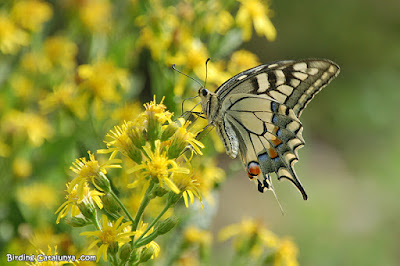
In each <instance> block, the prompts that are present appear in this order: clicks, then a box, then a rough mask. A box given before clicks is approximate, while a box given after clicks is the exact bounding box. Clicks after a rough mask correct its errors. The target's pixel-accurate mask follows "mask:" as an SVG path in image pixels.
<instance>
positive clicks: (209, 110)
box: [199, 87, 218, 122]
mask: <svg viewBox="0 0 400 266" xmlns="http://www.w3.org/2000/svg"><path fill="white" fill-rule="evenodd" d="M199 97H200V99H201V107H202V109H203V113H204V114H205V115H206V116H207V117H208V120H209V121H210V122H212V121H214V119H215V116H216V115H217V113H218V107H217V106H218V96H217V95H216V94H215V93H214V92H211V91H209V90H207V89H206V88H204V87H201V88H200V89H199Z"/></svg>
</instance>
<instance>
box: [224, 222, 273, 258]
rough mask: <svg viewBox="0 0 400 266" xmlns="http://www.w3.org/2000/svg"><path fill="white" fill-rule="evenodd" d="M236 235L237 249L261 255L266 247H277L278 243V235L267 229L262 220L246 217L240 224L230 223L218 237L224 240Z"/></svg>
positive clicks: (235, 243) (235, 244)
mask: <svg viewBox="0 0 400 266" xmlns="http://www.w3.org/2000/svg"><path fill="white" fill-rule="evenodd" d="M231 237H235V241H234V246H235V249H236V250H237V251H241V252H243V251H246V252H248V253H251V254H253V255H254V256H259V255H261V253H262V252H263V250H264V249H265V248H275V247H276V246H277V244H278V241H279V239H278V237H277V236H275V235H274V234H273V233H272V232H271V231H269V230H266V229H265V228H264V227H263V226H262V223H261V222H260V221H255V220H252V219H244V220H243V221H242V222H241V223H239V224H233V225H229V226H227V227H225V228H223V229H222V230H221V231H220V232H219V234H218V238H219V239H220V240H221V241H224V240H226V239H228V238H231Z"/></svg>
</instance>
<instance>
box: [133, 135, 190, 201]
mask: <svg viewBox="0 0 400 266" xmlns="http://www.w3.org/2000/svg"><path fill="white" fill-rule="evenodd" d="M143 149H144V151H145V153H146V156H147V158H146V159H145V160H144V161H142V163H141V164H139V165H136V166H135V167H133V168H131V169H130V170H128V172H129V173H136V172H139V177H140V178H141V179H145V178H148V177H150V178H152V179H154V180H157V181H158V183H159V184H160V186H161V187H164V185H167V187H168V188H169V189H170V190H171V191H173V192H174V193H176V194H179V193H180V190H179V188H178V187H177V186H176V185H175V184H174V182H172V180H171V179H170V178H171V175H173V174H175V173H177V174H178V173H182V174H189V173H190V171H189V169H187V168H184V167H179V166H178V164H177V163H176V162H175V160H172V159H169V158H168V156H167V153H166V151H163V150H161V142H160V141H159V140H156V141H155V148H154V151H152V150H151V149H150V147H149V146H144V147H143ZM137 182H140V180H137V181H135V182H134V183H132V184H129V185H128V187H135V186H136V184H137Z"/></svg>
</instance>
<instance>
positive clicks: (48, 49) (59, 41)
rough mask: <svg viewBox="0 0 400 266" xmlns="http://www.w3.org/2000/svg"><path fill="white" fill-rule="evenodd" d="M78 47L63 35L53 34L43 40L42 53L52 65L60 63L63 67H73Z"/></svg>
mask: <svg viewBox="0 0 400 266" xmlns="http://www.w3.org/2000/svg"><path fill="white" fill-rule="evenodd" d="M77 53H78V47H77V45H76V44H75V43H73V42H72V41H70V40H68V39H67V38H66V37H64V36H55V37H50V38H48V39H46V41H45V42H44V54H45V56H46V57H47V58H48V60H49V61H50V62H51V63H52V65H53V66H55V65H60V66H61V67H62V68H64V69H72V68H74V67H75V65H76V62H75V56H76V54H77Z"/></svg>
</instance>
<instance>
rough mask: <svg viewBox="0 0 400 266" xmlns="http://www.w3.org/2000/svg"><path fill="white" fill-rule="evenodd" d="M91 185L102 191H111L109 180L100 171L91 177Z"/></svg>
mask: <svg viewBox="0 0 400 266" xmlns="http://www.w3.org/2000/svg"><path fill="white" fill-rule="evenodd" d="M93 185H94V186H95V187H96V188H97V189H98V190H100V191H102V192H103V191H104V192H110V191H111V185H110V180H108V178H107V176H106V175H105V174H103V173H102V172H100V173H99V174H98V175H96V176H95V177H94V178H93Z"/></svg>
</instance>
